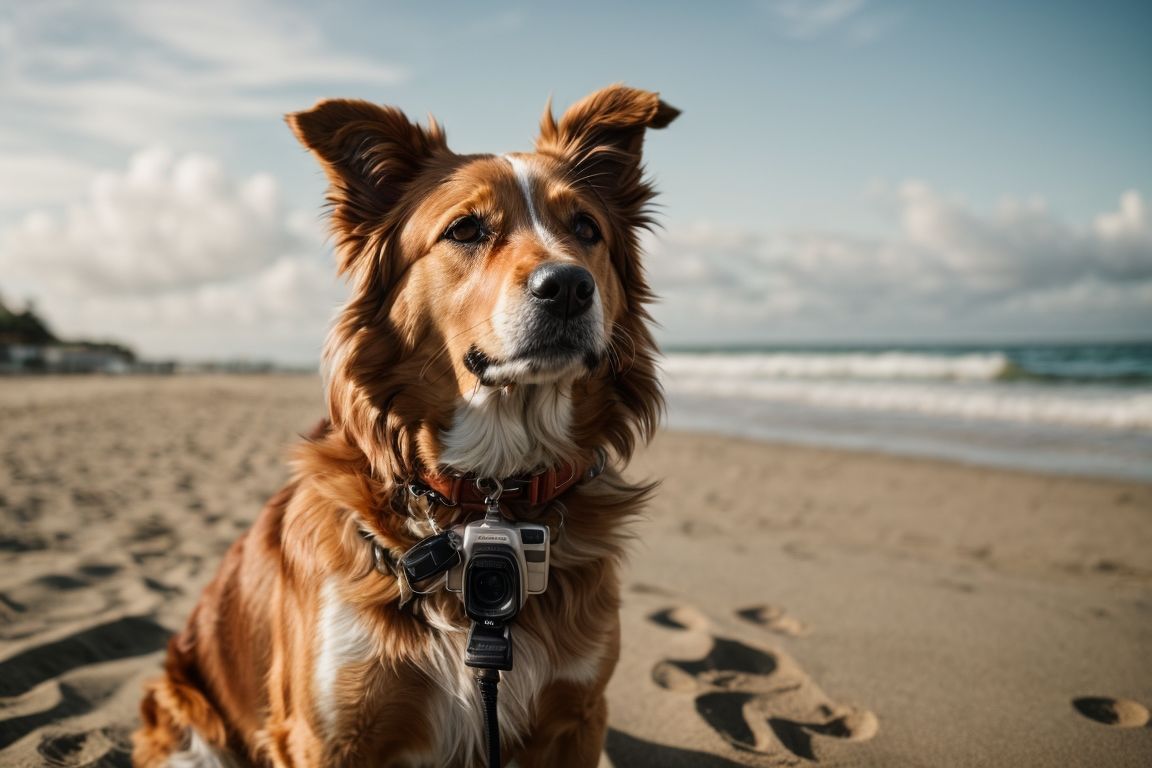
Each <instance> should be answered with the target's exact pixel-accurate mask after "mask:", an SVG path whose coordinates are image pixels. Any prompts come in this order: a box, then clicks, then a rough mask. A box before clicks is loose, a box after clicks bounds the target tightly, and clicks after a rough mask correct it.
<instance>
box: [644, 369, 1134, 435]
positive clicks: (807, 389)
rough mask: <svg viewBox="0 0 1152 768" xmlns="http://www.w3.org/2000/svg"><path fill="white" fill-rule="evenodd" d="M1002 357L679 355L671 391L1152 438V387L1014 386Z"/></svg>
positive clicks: (669, 375)
mask: <svg viewBox="0 0 1152 768" xmlns="http://www.w3.org/2000/svg"><path fill="white" fill-rule="evenodd" d="M1007 364H1008V361H1007V360H1006V359H1003V358H1001V356H999V355H996V354H987V355H962V356H952V357H945V356H939V357H933V356H930V355H909V354H904V353H892V354H876V355H853V354H846V355H799V354H797V355H780V354H765V355H733V356H720V355H673V356H671V357H669V358H668V359H667V360H666V362H665V365H664V370H665V379H664V384H665V387H666V389H667V390H668V391H669V393H671V394H685V395H696V396H709V397H723V398H732V399H740V398H744V399H749V398H750V399H755V400H760V401H772V402H777V403H781V404H792V405H795V406H797V407H801V408H816V409H835V410H840V411H856V412H869V413H891V414H894V415H901V414H903V415H918V416H926V417H937V418H946V419H960V420H981V421H990V422H1001V423H1017V424H1050V425H1060V426H1069V427H1079V428H1086V429H1093V430H1105V431H1116V430H1127V431H1139V432H1146V431H1152V390H1150V389H1149V388H1147V387H1140V388H1122V387H1098V386H1076V385H1062V386H1050V385H1040V384H1022V383H1005V382H1001V381H997V379H998V378H999V376H1000V374H999V373H997V370H998V366H1003V365H1007Z"/></svg>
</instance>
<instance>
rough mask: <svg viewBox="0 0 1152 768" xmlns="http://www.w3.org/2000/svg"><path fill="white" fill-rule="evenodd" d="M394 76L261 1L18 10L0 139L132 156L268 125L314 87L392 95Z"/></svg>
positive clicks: (118, 2)
mask: <svg viewBox="0 0 1152 768" xmlns="http://www.w3.org/2000/svg"><path fill="white" fill-rule="evenodd" d="M406 77H407V75H406V73H405V71H404V70H403V69H402V68H400V67H397V66H395V65H392V64H389V63H386V62H383V61H380V60H377V59H375V58H367V57H363V56H357V55H352V54H349V53H345V52H343V51H341V50H339V49H338V48H337V47H336V46H333V45H330V44H329V43H328V42H327V41H326V40H325V39H324V38H323V37H322V36H321V35H320V33H319V32H317V28H316V25H315V24H314V23H313V22H312V21H310V20H308V19H307V18H306V17H305V16H303V15H302V14H300V13H298V12H296V11H294V10H292V9H289V8H286V7H284V6H283V5H282V4H276V3H272V2H268V1H267V0H254V1H253V2H244V3H233V2H228V1H227V0H205V1H204V2H196V3H183V2H174V1H173V0H114V1H112V2H106V3H98V4H92V3H71V2H60V1H55V2H53V1H52V0H48V1H46V2H39V3H25V4H18V5H16V6H14V7H13V8H12V9H10V10H9V11H8V13H7V14H6V16H5V17H0V85H2V87H3V89H4V93H5V113H6V119H5V126H4V128H3V129H2V133H0V135H3V136H5V137H7V138H8V139H9V141H21V140H23V141H28V140H37V139H41V138H42V137H43V136H44V134H45V133H47V134H49V135H51V134H53V133H55V134H59V135H60V136H61V137H62V138H65V139H66V138H74V139H75V138H79V139H86V140H93V139H95V140H99V141H103V142H109V143H112V144H115V145H117V146H120V147H133V146H139V145H141V144H149V143H153V142H156V141H167V142H170V141H173V140H174V139H175V138H177V137H179V136H184V135H189V134H190V133H194V131H195V130H196V126H198V125H203V124H205V123H206V122H208V121H211V120H213V119H218V118H222V117H223V118H228V117H232V118H236V117H240V118H244V117H253V118H266V117H267V116H268V115H275V114H278V113H282V112H284V111H285V110H287V109H290V108H292V107H293V106H299V105H298V103H297V100H294V99H293V98H292V97H291V94H290V93H289V92H288V91H289V90H290V89H293V88H301V87H307V86H312V85H315V84H320V83H325V84H336V83H357V84H364V83H370V84H372V85H381V84H393V83H397V82H400V81H402V80H404V79H405V78H406Z"/></svg>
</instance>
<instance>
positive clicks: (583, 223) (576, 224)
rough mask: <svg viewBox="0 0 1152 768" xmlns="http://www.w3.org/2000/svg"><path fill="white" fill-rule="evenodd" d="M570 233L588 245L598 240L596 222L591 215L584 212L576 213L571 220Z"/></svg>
mask: <svg viewBox="0 0 1152 768" xmlns="http://www.w3.org/2000/svg"><path fill="white" fill-rule="evenodd" d="M572 233H573V234H574V235H576V237H577V238H578V239H579V240H580V241H581V242H584V243H586V244H588V245H595V244H596V243H598V242H600V240H601V235H600V228H599V227H598V226H596V222H595V221H593V220H592V217H591V216H589V215H588V214H586V213H580V214H577V215H576V218H575V219H573V220H572Z"/></svg>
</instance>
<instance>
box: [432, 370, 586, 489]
mask: <svg viewBox="0 0 1152 768" xmlns="http://www.w3.org/2000/svg"><path fill="white" fill-rule="evenodd" d="M571 424H572V387H571V385H570V384H566V383H545V384H520V385H516V386H512V387H505V388H500V387H485V386H480V387H478V388H477V389H476V391H475V392H474V393H472V394H471V395H470V396H469V397H467V398H465V399H464V400H462V401H461V403H460V404H459V405H458V406H457V408H456V417H455V419H454V420H453V422H452V428H451V429H449V430H447V431H445V432H443V433H442V434H441V436H440V442H441V453H440V463H441V464H443V465H445V466H450V467H452V468H453V469H455V470H457V471H460V472H474V473H476V474H477V475H480V476H482V477H508V476H509V475H514V474H517V473H520V472H524V471H526V470H531V469H535V468H538V467H543V466H548V465H551V464H554V463H556V460H557V458H558V457H561V456H564V455H571V452H572V443H571V441H570V439H569V437H568V433H569V429H570V427H571Z"/></svg>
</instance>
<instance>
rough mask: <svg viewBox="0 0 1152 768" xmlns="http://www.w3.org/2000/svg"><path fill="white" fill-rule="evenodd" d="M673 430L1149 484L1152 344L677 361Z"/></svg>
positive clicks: (671, 378)
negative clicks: (706, 431)
mask: <svg viewBox="0 0 1152 768" xmlns="http://www.w3.org/2000/svg"><path fill="white" fill-rule="evenodd" d="M663 382H664V386H665V390H666V392H667V396H668V405H669V408H668V423H669V425H670V426H671V427H673V428H679V429H692V430H708V431H718V432H723V433H727V434H734V435H740V436H746V437H756V438H762V439H769V440H777V441H786V442H788V441H792V442H801V443H808V444H814V445H828V446H837V447H849V448H863V449H873V450H881V451H886V452H890V453H895V454H908V455H924V456H937V457H943V458H951V459H960V460H963V461H967V462H971V463H977V464H989V465H996V466H1004V467H1013V468H1022V469H1036V470H1044V471H1056V472H1067V473H1074V474H1088V475H1100V476H1107V477H1121V478H1134V479H1152V342H1149V343H1133V344H1075V345H1028V346H1024V345H1017V346H966V347H889V348H878V347H870V348H818V349H815V348H812V349H780V348H776V349H739V350H681V351H672V352H671V353H669V354H668V355H667V357H666V358H665V360H664V363H663Z"/></svg>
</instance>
